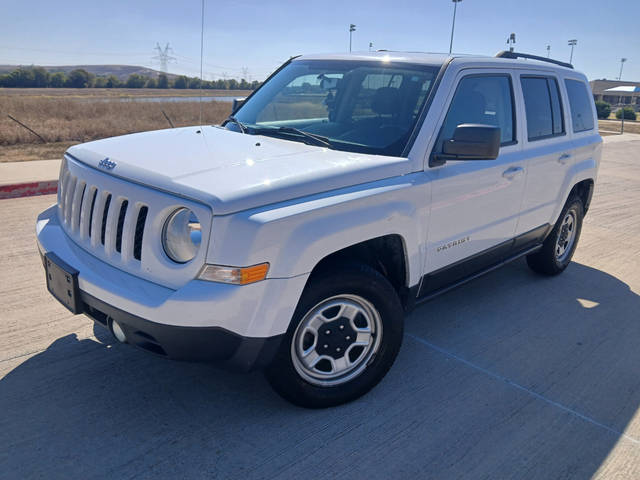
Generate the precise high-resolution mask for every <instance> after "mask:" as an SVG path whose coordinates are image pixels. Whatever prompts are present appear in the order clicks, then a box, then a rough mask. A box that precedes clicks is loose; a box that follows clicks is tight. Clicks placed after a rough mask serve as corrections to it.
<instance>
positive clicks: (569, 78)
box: [563, 77, 640, 134]
mask: <svg viewBox="0 0 640 480" xmlns="http://www.w3.org/2000/svg"><path fill="white" fill-rule="evenodd" d="M563 80H564V88H565V89H566V90H567V104H568V105H569V111H570V112H569V113H570V114H571V132H573V133H574V134H576V133H584V132H593V131H594V130H595V129H596V125H597V123H596V122H594V123H593V126H592V127H591V128H586V129H584V130H576V129H575V125H574V124H573V109H572V108H571V98H569V88H568V87H567V82H568V81H569V80H571V81H573V82H578V83H580V84H582V85H583V86H584V87H585V89H586V90H587V98H590V99H591V102H592V105H591V115H592V116H593V114H594V106H593V103H595V101H594V99H593V92H592V91H591V87H589V88H587V85H588V84H587V83H585V81H584V80H581V79H578V78H571V77H565V78H564V79H563ZM590 92H591V94H590ZM638 101H640V98H639V99H638Z"/></svg>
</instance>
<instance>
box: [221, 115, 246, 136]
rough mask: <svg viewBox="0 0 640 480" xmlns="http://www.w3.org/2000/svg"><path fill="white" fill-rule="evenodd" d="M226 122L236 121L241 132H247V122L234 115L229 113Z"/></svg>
mask: <svg viewBox="0 0 640 480" xmlns="http://www.w3.org/2000/svg"><path fill="white" fill-rule="evenodd" d="M225 122H231V123H235V124H236V125H237V126H238V128H240V132H242V133H247V127H246V126H245V124H244V123H242V122H241V121H240V120H238V119H237V118H236V117H234V116H233V115H229V116H228V117H227V119H226V120H225Z"/></svg>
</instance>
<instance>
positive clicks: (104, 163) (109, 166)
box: [98, 157, 116, 170]
mask: <svg viewBox="0 0 640 480" xmlns="http://www.w3.org/2000/svg"><path fill="white" fill-rule="evenodd" d="M98 166H99V167H101V168H104V169H106V170H113V169H114V168H115V166H116V162H112V161H111V160H109V157H107V158H104V159H102V160H100V163H98Z"/></svg>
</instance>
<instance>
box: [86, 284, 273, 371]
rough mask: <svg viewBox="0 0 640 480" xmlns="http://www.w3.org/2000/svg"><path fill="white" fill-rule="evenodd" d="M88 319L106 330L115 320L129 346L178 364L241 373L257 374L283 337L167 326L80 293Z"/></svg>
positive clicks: (209, 328) (271, 357) (210, 328)
mask: <svg viewBox="0 0 640 480" xmlns="http://www.w3.org/2000/svg"><path fill="white" fill-rule="evenodd" d="M80 295H81V299H82V302H83V307H84V308H83V310H84V312H83V313H85V315H87V316H88V317H89V318H91V319H92V320H94V321H95V322H96V323H99V324H101V325H102V326H105V327H107V328H109V327H110V322H111V321H112V320H115V321H117V322H118V324H119V325H120V326H121V328H122V329H123V330H124V332H125V334H126V336H127V341H128V343H130V344H132V345H135V346H137V347H140V348H143V349H145V350H147V351H150V352H152V353H156V354H159V355H162V356H165V357H168V358H172V359H175V360H187V361H196V362H216V363H222V364H224V365H225V366H227V367H229V368H231V369H233V370H239V371H250V370H258V369H261V368H264V367H266V366H267V365H268V364H269V363H270V362H271V360H272V359H273V357H274V355H275V353H276V351H277V350H278V347H279V346H280V342H281V341H282V337H283V335H277V336H275V337H267V338H254V337H243V336H241V335H237V334H235V333H233V332H230V331H228V330H225V329H224V328H220V327H181V326H177V325H164V324H161V323H156V322H152V321H149V320H146V319H144V318H141V317H137V316H135V315H132V314H130V313H128V312H125V311H123V310H120V309H119V308H116V307H113V306H111V305H109V304H107V303H105V302H103V301H102V300H99V299H97V298H95V297H93V296H91V295H89V294H88V293H86V292H80Z"/></svg>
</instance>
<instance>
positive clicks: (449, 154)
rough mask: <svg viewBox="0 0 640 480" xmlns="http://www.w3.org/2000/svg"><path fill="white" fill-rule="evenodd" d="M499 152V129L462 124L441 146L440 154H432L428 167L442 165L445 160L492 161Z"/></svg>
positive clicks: (474, 124)
mask: <svg viewBox="0 0 640 480" xmlns="http://www.w3.org/2000/svg"><path fill="white" fill-rule="evenodd" d="M499 152H500V128H498V127H494V126H493V125H480V124H476V123H463V124H461V125H458V126H457V127H456V129H455V130H454V132H453V138H451V139H449V140H445V141H444V142H443V144H442V153H437V154H434V155H433V157H432V160H431V162H430V166H432V167H433V166H438V165H443V164H444V163H445V162H446V161H447V160H494V159H496V158H497V157H498V153H499Z"/></svg>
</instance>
